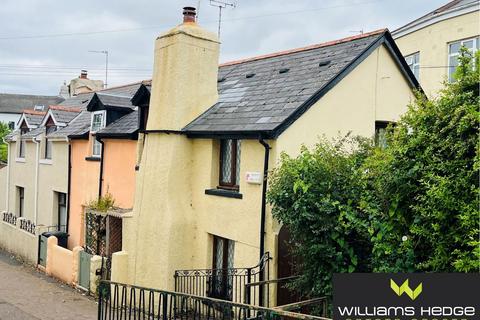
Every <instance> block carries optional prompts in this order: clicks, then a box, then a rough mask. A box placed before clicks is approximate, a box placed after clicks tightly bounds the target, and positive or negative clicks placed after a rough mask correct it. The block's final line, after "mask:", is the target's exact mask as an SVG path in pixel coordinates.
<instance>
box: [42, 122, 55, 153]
mask: <svg viewBox="0 0 480 320" xmlns="http://www.w3.org/2000/svg"><path fill="white" fill-rule="evenodd" d="M55 130H57V127H56V126H54V125H49V126H47V127H46V130H45V159H52V141H50V140H49V139H48V135H49V134H51V133H53V132H55Z"/></svg>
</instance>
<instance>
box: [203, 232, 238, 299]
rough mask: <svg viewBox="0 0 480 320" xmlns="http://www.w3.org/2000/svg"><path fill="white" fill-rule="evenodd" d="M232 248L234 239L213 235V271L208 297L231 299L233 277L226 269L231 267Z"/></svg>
mask: <svg viewBox="0 0 480 320" xmlns="http://www.w3.org/2000/svg"><path fill="white" fill-rule="evenodd" d="M234 248H235V242H234V241H232V240H229V239H225V238H222V237H217V236H213V265H212V267H213V269H214V272H213V274H212V279H211V281H210V288H209V296H210V297H214V298H218V299H225V300H232V291H233V290H232V287H233V277H232V276H231V275H229V272H228V269H231V268H233V258H234V255H233V254H234Z"/></svg>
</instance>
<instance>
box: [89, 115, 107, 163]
mask: <svg viewBox="0 0 480 320" xmlns="http://www.w3.org/2000/svg"><path fill="white" fill-rule="evenodd" d="M103 127H105V111H96V112H94V113H93V114H92V125H91V129H90V131H91V132H92V133H95V132H97V131H99V130H100V129H102V128H103ZM101 155H102V144H101V143H100V142H98V141H97V140H96V139H95V138H94V139H93V146H92V156H94V157H100V156H101Z"/></svg>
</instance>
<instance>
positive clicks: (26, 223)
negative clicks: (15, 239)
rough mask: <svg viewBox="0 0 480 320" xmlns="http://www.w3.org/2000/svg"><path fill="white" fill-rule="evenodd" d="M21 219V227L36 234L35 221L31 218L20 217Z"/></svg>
mask: <svg viewBox="0 0 480 320" xmlns="http://www.w3.org/2000/svg"><path fill="white" fill-rule="evenodd" d="M19 220H20V229H22V230H23V231H27V232H28V233H31V234H33V235H34V234H35V223H33V222H32V221H30V220H25V219H19Z"/></svg>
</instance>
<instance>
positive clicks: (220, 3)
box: [210, 0, 237, 39]
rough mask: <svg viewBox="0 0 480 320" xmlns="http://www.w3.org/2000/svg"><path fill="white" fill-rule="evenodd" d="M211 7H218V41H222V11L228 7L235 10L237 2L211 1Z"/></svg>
mask: <svg viewBox="0 0 480 320" xmlns="http://www.w3.org/2000/svg"><path fill="white" fill-rule="evenodd" d="M210 5H211V6H214V7H218V39H220V30H221V27H222V10H223V9H225V8H227V7H232V8H235V7H236V6H237V4H236V1H231V2H229V1H226V0H210Z"/></svg>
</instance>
